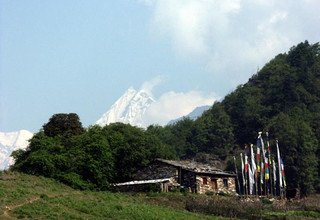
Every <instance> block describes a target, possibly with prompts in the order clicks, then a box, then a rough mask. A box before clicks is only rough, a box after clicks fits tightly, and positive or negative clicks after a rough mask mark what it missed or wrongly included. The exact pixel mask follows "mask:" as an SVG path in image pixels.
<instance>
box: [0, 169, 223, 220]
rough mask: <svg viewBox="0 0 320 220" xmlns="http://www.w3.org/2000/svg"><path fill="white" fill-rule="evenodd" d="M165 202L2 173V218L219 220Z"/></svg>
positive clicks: (182, 206) (176, 204) (0, 179)
mask: <svg viewBox="0 0 320 220" xmlns="http://www.w3.org/2000/svg"><path fill="white" fill-rule="evenodd" d="M165 200H167V201H168V203H170V201H169V200H170V197H167V198H165V197H162V198H161V199H160V198H159V197H157V198H156V199H155V197H154V196H152V195H150V196H148V195H135V196H133V195H127V194H119V193H110V192H91V191H77V190H74V189H72V188H70V187H68V186H65V185H63V184H60V183H57V182H56V181H54V180H51V179H47V178H43V177H36V176H30V175H25V174H20V173H1V174H0V219H16V218H17V219H23V218H24V219H217V218H215V217H213V216H208V215H202V214H196V213H191V212H188V211H186V210H185V209H184V205H183V201H181V203H180V204H179V202H177V203H175V204H171V205H163V206H162V205H161V203H162V202H163V203H165ZM175 206H176V207H175Z"/></svg>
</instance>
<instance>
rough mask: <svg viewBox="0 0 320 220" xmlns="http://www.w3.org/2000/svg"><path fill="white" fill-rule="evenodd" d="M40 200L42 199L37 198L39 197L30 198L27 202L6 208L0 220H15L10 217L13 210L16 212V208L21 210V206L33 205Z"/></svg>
mask: <svg viewBox="0 0 320 220" xmlns="http://www.w3.org/2000/svg"><path fill="white" fill-rule="evenodd" d="M39 199H40V197H39V196H37V197H33V198H30V199H28V200H27V201H25V202H23V203H19V204H15V205H11V206H6V210H5V211H4V212H3V214H2V215H0V219H15V218H13V217H11V216H10V215H9V212H11V211H12V210H14V209H16V208H19V207H21V206H24V205H27V204H32V203H34V202H35V201H37V200H39Z"/></svg>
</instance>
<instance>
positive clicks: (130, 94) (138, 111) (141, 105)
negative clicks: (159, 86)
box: [96, 87, 155, 127]
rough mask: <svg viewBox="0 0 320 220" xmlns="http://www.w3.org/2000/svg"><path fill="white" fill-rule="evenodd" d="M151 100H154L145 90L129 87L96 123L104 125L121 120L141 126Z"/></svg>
mask: <svg viewBox="0 0 320 220" xmlns="http://www.w3.org/2000/svg"><path fill="white" fill-rule="evenodd" d="M153 102H155V101H154V100H153V98H152V97H151V96H150V95H149V94H148V93H147V92H146V91H145V90H140V91H136V90H135V89H134V88H132V87H130V88H129V89H128V90H127V91H126V92H125V93H124V94H123V95H122V96H121V97H120V98H119V99H118V100H117V101H116V102H115V103H114V104H113V105H112V106H111V108H110V110H109V111H107V112H106V113H104V114H103V115H102V117H101V118H100V119H99V120H98V121H97V122H96V124H98V125H100V126H105V125H108V124H110V123H114V122H122V123H126V124H131V125H134V126H139V127H142V126H143V116H144V114H145V112H146V110H147V109H148V107H149V106H150V105H151V104H152V103H153Z"/></svg>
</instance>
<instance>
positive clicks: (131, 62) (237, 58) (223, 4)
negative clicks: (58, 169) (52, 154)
mask: <svg viewBox="0 0 320 220" xmlns="http://www.w3.org/2000/svg"><path fill="white" fill-rule="evenodd" d="M319 10H320V1H319V0H295V1H292V0H282V1H276V0H223V1H222V0H117V1H115V0H114V1H111V0H90V1H84V0H77V1H75V0H68V1H62V0H55V1H41V0H28V1H18V0H0V131H2V132H9V131H17V130H20V129H27V130H29V131H32V132H37V131H38V130H39V129H41V127H42V125H43V124H45V123H46V122H48V120H49V118H50V117H51V116H52V115H53V114H55V113H69V112H75V113H77V114H78V115H79V116H80V119H81V122H82V124H83V125H84V126H89V125H91V124H93V123H95V122H96V121H97V120H98V119H99V118H100V117H101V115H102V114H103V113H104V112H106V111H107V110H108V109H109V108H110V106H111V105H112V104H113V103H114V102H115V101H116V100H117V99H118V98H119V97H120V96H121V95H122V94H123V93H124V92H125V91H126V90H127V89H128V88H129V87H131V86H132V87H134V88H135V89H141V88H147V89H148V90H149V91H150V93H151V94H152V96H153V97H154V99H155V100H158V102H157V105H156V106H154V109H158V110H159V112H160V111H161V110H162V109H164V110H163V111H161V114H159V115H154V116H153V118H150V119H149V120H150V121H153V122H154V123H160V121H161V122H163V121H165V120H167V119H168V114H169V113H170V112H171V113H174V114H173V115H175V116H178V115H179V114H184V113H185V112H186V111H189V110H190V109H193V108H194V107H196V106H199V105H204V104H210V103H213V102H214V101H215V100H221V99H223V97H224V96H225V95H227V94H228V93H230V92H231V91H233V90H234V89H235V88H236V87H237V86H238V85H239V84H243V83H246V82H247V80H248V79H249V78H250V77H251V76H252V75H253V74H254V73H256V72H257V70H258V69H259V68H262V67H263V66H264V65H265V63H267V62H268V61H270V59H272V58H273V57H275V56H276V55H277V54H279V53H285V52H287V51H289V50H290V48H291V47H292V46H294V45H296V44H298V43H299V42H302V41H305V40H308V41H309V42H310V43H316V42H319V39H320V29H319V27H320V13H319V12H318V11H319ZM166 112H167V113H168V114H165V113H166ZM150 117H151V116H150Z"/></svg>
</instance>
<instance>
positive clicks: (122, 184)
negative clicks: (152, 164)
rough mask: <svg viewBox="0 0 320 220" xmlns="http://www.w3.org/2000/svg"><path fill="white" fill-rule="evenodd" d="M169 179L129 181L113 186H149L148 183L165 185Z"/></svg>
mask: <svg viewBox="0 0 320 220" xmlns="http://www.w3.org/2000/svg"><path fill="white" fill-rule="evenodd" d="M170 180H171V178H164V179H155V180H137V181H130V182H125V183H116V184H114V185H115V186H127V185H141V184H150V183H165V182H170Z"/></svg>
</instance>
